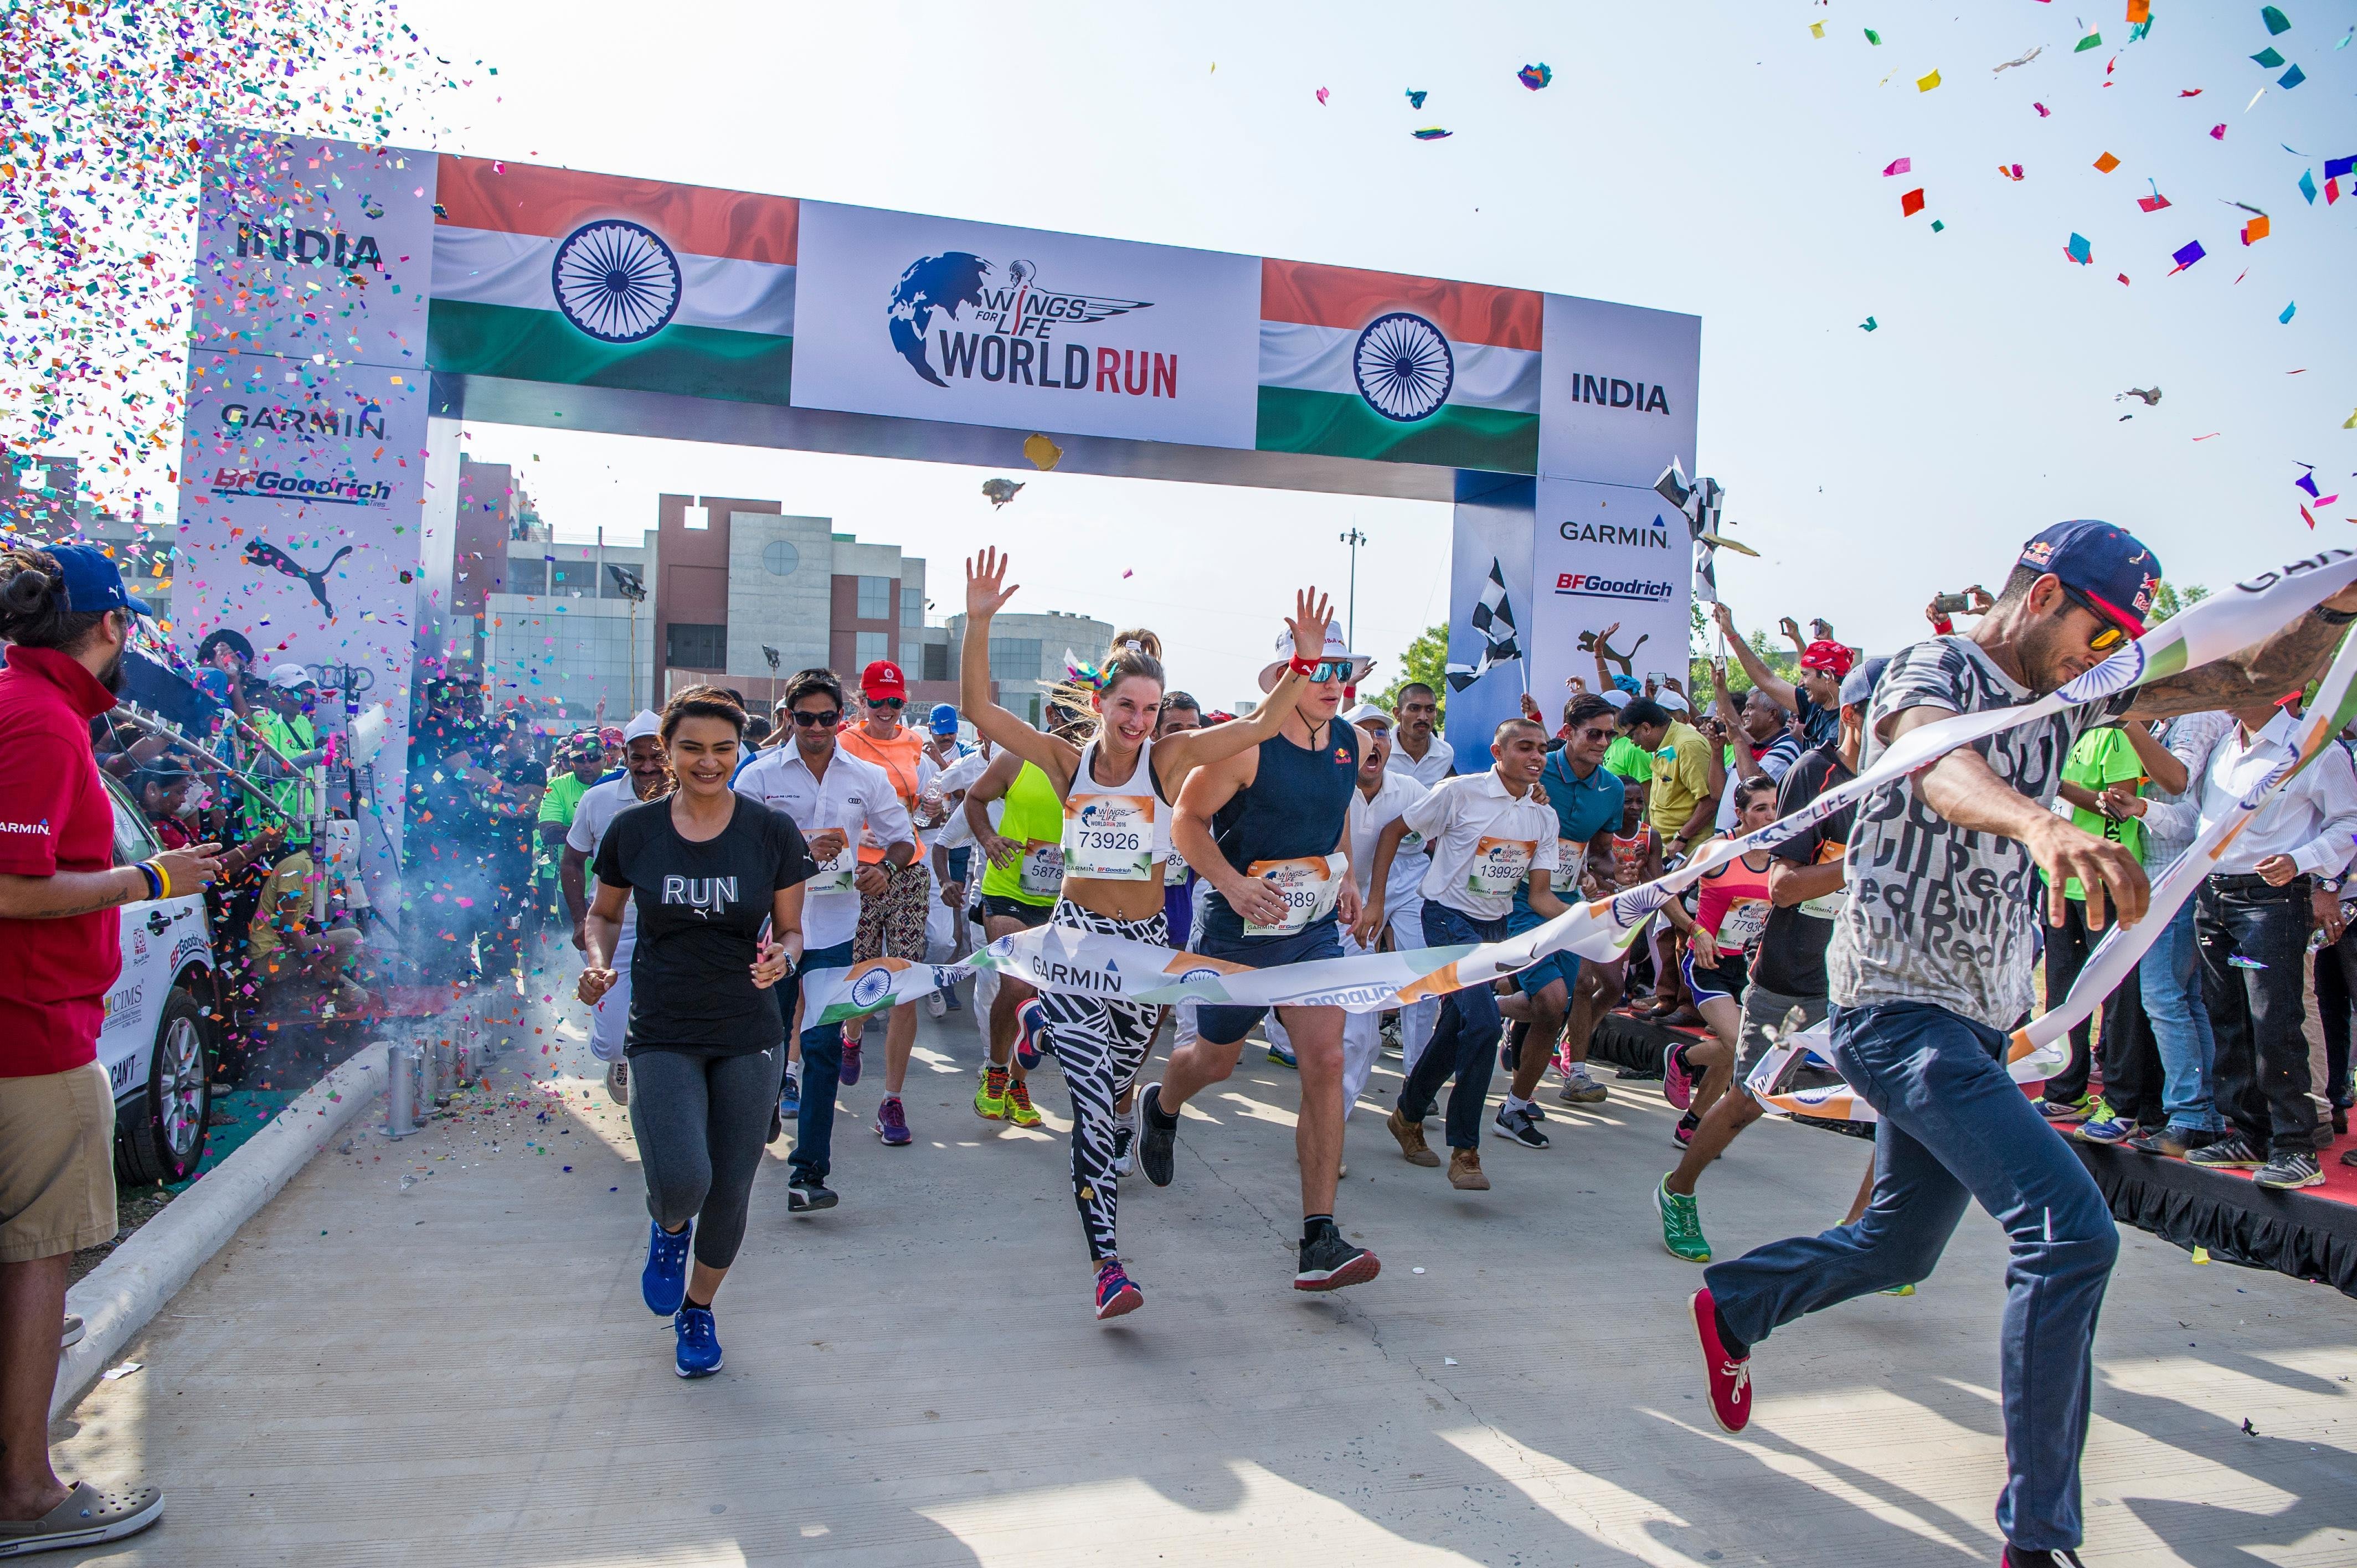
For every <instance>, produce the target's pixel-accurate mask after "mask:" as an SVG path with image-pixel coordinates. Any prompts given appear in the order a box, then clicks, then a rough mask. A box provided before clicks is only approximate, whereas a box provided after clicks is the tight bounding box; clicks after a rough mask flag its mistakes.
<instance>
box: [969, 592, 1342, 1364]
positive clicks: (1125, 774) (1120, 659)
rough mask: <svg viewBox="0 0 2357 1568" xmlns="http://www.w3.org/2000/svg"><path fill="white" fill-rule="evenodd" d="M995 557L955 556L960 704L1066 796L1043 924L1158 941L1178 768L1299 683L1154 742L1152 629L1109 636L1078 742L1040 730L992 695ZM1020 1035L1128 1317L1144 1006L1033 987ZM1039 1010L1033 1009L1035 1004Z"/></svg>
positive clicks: (1228, 752) (1289, 699) (1308, 611)
mask: <svg viewBox="0 0 2357 1568" xmlns="http://www.w3.org/2000/svg"><path fill="white" fill-rule="evenodd" d="M1006 569H1007V561H1006V556H1004V555H1002V554H1000V553H998V552H997V551H996V550H985V551H984V552H983V553H982V555H981V558H980V559H979V561H974V560H969V561H968V562H967V563H966V579H965V607H966V623H965V648H964V656H963V665H962V667H961V691H960V696H961V698H962V701H961V703H960V706H961V707H962V708H963V710H964V712H965V714H966V715H967V716H968V717H969V718H971V719H973V720H974V727H975V728H976V729H978V730H980V731H981V732H982V734H983V735H984V736H987V737H988V738H989V739H990V740H991V741H992V742H993V743H994V744H996V745H997V746H1002V747H1004V748H1005V749H1006V750H1007V751H1009V752H1012V753H1014V754H1015V755H1016V756H1017V757H1022V758H1023V759H1024V760H1025V761H1027V762H1029V763H1032V764H1034V765H1036V766H1037V767H1038V768H1039V769H1040V771H1041V772H1043V773H1045V774H1047V776H1048V780H1049V783H1050V784H1051V785H1053V786H1054V789H1055V792H1056V795H1057V797H1058V798H1059V799H1060V800H1062V802H1063V835H1062V839H1061V849H1062V861H1063V878H1062V886H1061V890H1060V897H1059V898H1058V899H1057V901H1056V908H1055V912H1054V913H1053V914H1052V915H1051V916H1050V917H1049V924H1050V925H1054V926H1062V927H1067V928H1070V929H1076V930H1082V931H1093V932H1099V933H1103V934H1104V935H1108V936H1115V937H1125V938H1128V939H1129V940H1133V941H1140V942H1149V943H1152V944H1153V945H1154V946H1156V947H1168V945H1169V942H1170V934H1169V928H1168V924H1167V923H1166V921H1165V919H1164V915H1163V908H1162V875H1163V863H1164V862H1165V861H1167V860H1168V858H1169V857H1170V817H1171V811H1172V802H1173V801H1175V800H1178V799H1179V786H1180V785H1181V784H1182V783H1184V782H1185V780H1186V779H1187V776H1188V774H1189V773H1190V772H1192V771H1193V770H1194V769H1195V768H1199V767H1201V766H1203V765H1204V764H1206V763H1211V762H1219V761H1222V760H1224V759H1226V758H1228V757H1234V756H1237V755H1239V754H1241V753H1243V752H1245V751H1249V750H1251V749H1252V748H1253V747H1254V746H1258V745H1260V743H1261V742H1262V741H1263V740H1265V739H1266V738H1267V737H1268V736H1272V735H1274V734H1275V733H1276V729H1277V726H1278V725H1280V724H1281V723H1283V722H1284V718H1285V715H1286V714H1289V713H1291V712H1292V711H1293V703H1294V700H1295V698H1297V696H1298V695H1299V694H1300V693H1301V691H1302V689H1303V688H1304V687H1305V686H1306V685H1307V684H1308V682H1305V681H1304V680H1303V679H1302V678H1301V677H1300V676H1299V675H1297V674H1288V675H1287V676H1286V679H1285V681H1284V682H1280V683H1279V684H1278V685H1277V687H1276V689H1275V691H1273V692H1271V693H1269V697H1268V701H1266V702H1265V703H1262V704H1261V705H1260V707H1259V708H1258V709H1257V710H1256V711H1255V712H1254V714H1253V716H1252V717H1251V718H1249V719H1239V720H1236V721H1234V722H1233V723H1231V724H1224V725H1213V726H1211V728H1209V729H1199V730H1189V731H1186V732H1184V733H1181V734H1178V735H1172V736H1167V737H1165V738H1164V739H1162V740H1160V741H1157V740H1155V739H1153V738H1152V737H1153V735H1154V730H1155V726H1156V723H1157V719H1158V718H1159V716H1160V709H1161V705H1162V692H1163V684H1164V682H1163V676H1162V664H1161V661H1160V660H1159V659H1158V658H1157V656H1156V655H1157V653H1158V651H1159V646H1158V644H1152V645H1151V646H1149V644H1150V643H1151V638H1150V634H1130V635H1129V636H1128V638H1127V639H1126V640H1117V641H1116V644H1115V646H1114V649H1113V650H1112V651H1111V652H1110V653H1108V654H1107V655H1106V657H1105V661H1104V668H1103V670H1102V671H1096V670H1087V669H1082V670H1077V671H1075V674H1074V686H1075V687H1077V688H1079V690H1077V691H1068V692H1067V693H1064V694H1065V695H1066V696H1067V697H1068V698H1070V699H1073V701H1074V705H1075V706H1082V705H1084V706H1085V707H1086V708H1087V709H1088V710H1090V711H1091V712H1092V713H1093V714H1094V715H1095V720H1096V722H1095V725H1094V729H1095V735H1094V736H1093V737H1092V738H1090V739H1088V740H1086V741H1085V743H1084V744H1080V745H1075V744H1074V743H1073V741H1071V740H1068V739H1065V738H1063V737H1061V736H1049V735H1042V734H1040V733H1039V731H1038V730H1036V729H1033V728H1032V727H1031V726H1030V725H1028V724H1025V723H1024V722H1023V721H1022V720H1021V719H1018V718H1017V717H1016V716H1015V715H1014V714H1010V713H1008V712H1007V711H1006V709H1005V708H1002V707H1000V706H999V705H998V704H997V703H994V702H992V701H991V700H990V674H989V671H990V622H991V618H992V617H993V616H995V615H996V614H997V613H998V610H999V608H1000V607H1002V606H1004V605H1005V604H1006V601H1007V600H1008V599H1010V598H1012V597H1014V596H1015V589H1014V588H1013V587H1010V586H1007V585H1006ZM1297 604H1298V607H1297V611H1296V623H1297V625H1300V626H1303V627H1306V628H1322V627H1323V626H1324V625H1325V622H1326V611H1327V606H1326V602H1325V600H1324V599H1322V598H1320V597H1318V595H1317V594H1316V592H1315V591H1314V590H1312V591H1307V592H1304V593H1302V594H1301V595H1299V596H1298V601H1297ZM1024 1010H1025V1012H1026V1013H1027V1014H1029V1015H1030V1016H1029V1017H1028V1018H1027V1019H1026V1021H1025V1024H1026V1028H1025V1032H1026V1033H1027V1035H1029V1036H1032V1037H1034V1038H1037V1037H1038V1036H1039V1035H1041V1034H1043V1033H1044V1035H1045V1036H1046V1038H1047V1043H1048V1046H1049V1049H1050V1050H1052V1051H1053V1052H1054V1053H1055V1057H1056V1060H1057V1063H1058V1065H1060V1067H1061V1068H1062V1069H1063V1070H1064V1081H1065V1085H1066V1087H1067V1088H1068V1089H1069V1090H1070V1091H1071V1109H1072V1197H1073V1200H1074V1201H1075V1202H1076V1203H1077V1204H1078V1205H1079V1206H1080V1211H1081V1225H1082V1230H1084V1231H1085V1232H1086V1234H1087V1237H1088V1243H1089V1258H1090V1261H1091V1262H1092V1264H1093V1265H1094V1266H1095V1268H1096V1273H1097V1281H1096V1297H1095V1305H1096V1314H1097V1316H1099V1317H1100V1318H1104V1317H1117V1316H1121V1315H1122V1314H1123V1313H1126V1312H1134V1311H1135V1310H1136V1309H1137V1307H1138V1306H1139V1305H1141V1304H1142V1303H1143V1301H1144V1300H1145V1296H1144V1294H1143V1293H1141V1292H1140V1291H1139V1290H1138V1288H1137V1286H1136V1285H1135V1283H1133V1282H1132V1281H1131V1280H1130V1278H1129V1276H1128V1274H1127V1273H1125V1271H1124V1270H1123V1268H1122V1266H1121V1254H1120V1251H1119V1250H1118V1248H1117V1247H1116V1244H1115V1240H1114V1210H1115V1203H1116V1196H1115V1195H1116V1188H1117V1185H1118V1179H1119V1178H1118V1177H1116V1176H1114V1126H1115V1116H1114V1101H1116V1100H1118V1099H1119V1098H1120V1097H1121V1094H1122V1091H1123V1090H1125V1089H1126V1088H1128V1087H1129V1083H1130V1080H1131V1079H1132V1078H1134V1077H1135V1074H1136V1072H1137V1069H1138V1068H1139V1067H1140V1066H1141V1065H1143V1063H1144V1062H1145V1059H1146V1051H1147V1049H1148V1048H1149V1047H1151V1046H1152V1044H1153V1039H1154V1019H1155V1010H1154V1009H1153V1008H1152V1007H1148V1006H1139V1005H1137V1004H1132V1003H1126V1002H1118V1001H1113V1000H1110V999H1107V998H1104V997H1100V996H1094V995H1087V994H1082V993H1074V992H1048V993H1042V994H1041V995H1039V997H1037V998H1035V999H1034V1000H1032V1001H1030V1002H1028V1003H1026V1004H1024ZM1035 1010H1036V1011H1035Z"/></svg>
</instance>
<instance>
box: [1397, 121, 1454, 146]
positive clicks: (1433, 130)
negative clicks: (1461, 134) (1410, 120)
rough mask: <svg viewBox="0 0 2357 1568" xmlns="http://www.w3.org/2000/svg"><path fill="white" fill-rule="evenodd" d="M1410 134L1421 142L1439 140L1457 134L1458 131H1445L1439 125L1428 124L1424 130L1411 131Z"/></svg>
mask: <svg viewBox="0 0 2357 1568" xmlns="http://www.w3.org/2000/svg"><path fill="white" fill-rule="evenodd" d="M1408 134H1409V135H1411V136H1414V137H1415V139H1416V140H1417V141H1419V142H1437V141H1438V140H1440V138H1441V137H1443V136H1453V135H1455V134H1457V133H1456V132H1454V131H1444V130H1442V129H1441V128H1440V127H1439V126H1437V125H1426V127H1425V128H1424V129H1423V130H1421V131H1410V132H1409V133H1408Z"/></svg>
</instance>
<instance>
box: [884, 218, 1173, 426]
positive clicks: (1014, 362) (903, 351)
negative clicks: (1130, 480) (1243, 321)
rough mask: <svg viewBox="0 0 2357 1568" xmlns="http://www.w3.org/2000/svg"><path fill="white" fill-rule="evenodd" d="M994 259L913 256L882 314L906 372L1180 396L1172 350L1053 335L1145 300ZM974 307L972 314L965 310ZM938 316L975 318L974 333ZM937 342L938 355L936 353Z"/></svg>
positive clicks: (957, 254)
mask: <svg viewBox="0 0 2357 1568" xmlns="http://www.w3.org/2000/svg"><path fill="white" fill-rule="evenodd" d="M998 276H999V269H998V267H997V265H996V263H992V262H988V261H985V260H984V259H983V258H982V257H980V256H977V255H975V254H974V253H973V252H970V251H944V252H942V253H941V254H940V255H938V256H926V257H923V258H921V259H920V260H918V261H915V262H911V263H909V270H908V271H906V272H904V273H902V274H900V281H899V283H897V284H895V285H893V287H892V299H891V304H890V306H888V309H887V310H886V313H885V314H886V318H887V324H888V328H889V329H890V332H891V337H892V347H893V349H895V350H896V351H897V352H898V353H899V356H900V358H902V359H903V360H907V361H908V363H909V369H910V370H912V371H916V372H917V374H919V375H920V376H922V377H923V378H924V379H925V380H927V381H931V383H932V384H933V385H935V386H937V387H946V386H948V385H949V384H950V383H949V378H950V377H952V376H956V377H962V378H963V379H965V380H967V381H972V380H974V378H975V377H976V376H979V377H980V378H981V379H982V380H984V381H1003V382H1005V383H1006V384H1007V385H1009V386H1015V385H1022V386H1029V387H1046V388H1051V389H1056V390H1060V391H1068V392H1089V391H1095V392H1116V393H1124V394H1126V395H1128V396H1131V397H1146V396H1153V397H1177V396H1178V395H1179V356H1178V354H1177V353H1176V352H1175V351H1174V352H1172V353H1169V354H1156V353H1151V352H1149V351H1147V350H1142V349H1103V348H1100V349H1095V350H1094V351H1093V352H1092V351H1091V349H1090V348H1089V346H1088V345H1086V344H1083V343H1070V342H1060V341H1058V340H1056V337H1055V333H1056V328H1059V327H1086V326H1089V325H1091V324H1092V323H1094V322H1099V321H1104V320H1109V319H1110V318H1112V317H1116V316H1126V315H1128V314H1129V313H1130V312H1132V311H1135V310H1150V309H1152V308H1153V306H1154V302H1153V301H1152V300H1146V299H1115V298H1113V297H1111V296H1109V295H1092V294H1072V293H1069V292H1065V291H1062V290H1059V289H1053V288H1047V287H1043V286H1041V285H1040V282H1039V267H1038V265H1037V264H1036V263H1031V262H1020V261H1018V262H1009V263H1007V264H1006V272H1005V274H1004V280H1005V281H1004V282H1000V281H996V279H997V277H998ZM965 310H971V311H972V315H971V316H961V315H960V312H961V311H965ZM944 319H946V320H951V321H959V320H965V321H971V322H972V323H973V324H974V327H975V328H978V329H979V330H976V331H973V332H952V331H950V330H948V329H947V328H942V330H941V331H939V332H936V331H935V330H934V328H935V327H936V326H937V325H939V324H940V323H941V322H942V321H943V320H944ZM937 345H938V348H939V356H938V358H936V357H935V353H934V350H935V348H936V346H937Z"/></svg>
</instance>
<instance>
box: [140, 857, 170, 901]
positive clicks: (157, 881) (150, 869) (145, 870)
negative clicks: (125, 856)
mask: <svg viewBox="0 0 2357 1568" xmlns="http://www.w3.org/2000/svg"><path fill="white" fill-rule="evenodd" d="M137 865H138V867H139V875H142V876H144V877H145V878H146V879H147V897H150V898H161V897H163V896H164V879H163V878H162V877H161V876H158V875H156V868H155V867H154V866H152V865H148V864H147V863H146V862H145V861H144V860H143V861H140V862H138V863H137Z"/></svg>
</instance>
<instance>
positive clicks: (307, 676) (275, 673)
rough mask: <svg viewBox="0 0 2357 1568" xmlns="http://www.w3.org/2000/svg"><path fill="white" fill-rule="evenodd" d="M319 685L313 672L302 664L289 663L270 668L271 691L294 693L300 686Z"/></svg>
mask: <svg viewBox="0 0 2357 1568" xmlns="http://www.w3.org/2000/svg"><path fill="white" fill-rule="evenodd" d="M317 684H318V682H317V680H315V679H314V678H313V677H312V674H311V672H310V671H308V670H306V669H304V668H303V666H301V665H300V664H296V663H294V662H292V661H289V662H286V663H283V664H274V665H272V666H271V667H270V689H271V690H272V691H274V692H292V691H294V690H295V689H296V687H298V686H316V685H317Z"/></svg>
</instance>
